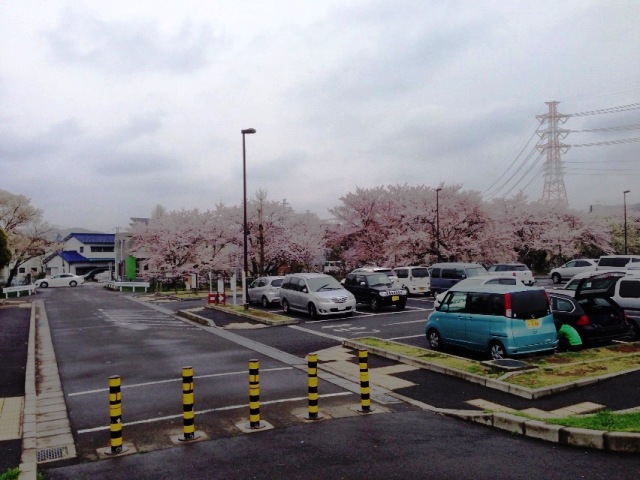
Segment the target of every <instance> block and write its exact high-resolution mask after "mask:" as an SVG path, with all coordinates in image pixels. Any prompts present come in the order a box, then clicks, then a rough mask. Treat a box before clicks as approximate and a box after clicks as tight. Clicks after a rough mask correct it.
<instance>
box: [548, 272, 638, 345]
mask: <svg viewBox="0 0 640 480" xmlns="http://www.w3.org/2000/svg"><path fill="white" fill-rule="evenodd" d="M619 278H620V277H618V276H617V275H611V274H609V273H604V274H600V275H596V276H593V277H589V278H583V279H581V280H580V283H579V285H578V288H577V289H576V291H575V294H574V296H569V295H562V294H559V293H555V292H552V293H550V294H549V297H550V298H551V311H552V312H553V318H554V320H555V322H556V326H557V327H559V326H561V325H562V324H565V323H566V324H568V325H570V326H571V327H573V328H574V329H575V330H576V331H577V333H578V334H579V335H580V339H581V340H582V344H583V345H597V344H600V343H607V342H610V341H612V340H620V339H625V338H628V337H629V336H630V334H631V327H630V325H629V323H628V321H627V315H626V313H625V312H624V310H623V309H622V308H621V307H620V305H618V304H617V303H616V302H615V300H612V299H611V295H610V288H611V287H612V286H613V285H615V284H616V283H617V282H618V280H619Z"/></svg>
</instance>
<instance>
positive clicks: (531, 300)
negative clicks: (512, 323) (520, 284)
mask: <svg viewBox="0 0 640 480" xmlns="http://www.w3.org/2000/svg"><path fill="white" fill-rule="evenodd" d="M509 296H510V297H511V316H512V318H520V319H527V318H540V317H544V316H545V315H548V314H549V300H548V299H547V295H546V294H545V292H544V290H532V291H530V292H512V293H510V294H509Z"/></svg>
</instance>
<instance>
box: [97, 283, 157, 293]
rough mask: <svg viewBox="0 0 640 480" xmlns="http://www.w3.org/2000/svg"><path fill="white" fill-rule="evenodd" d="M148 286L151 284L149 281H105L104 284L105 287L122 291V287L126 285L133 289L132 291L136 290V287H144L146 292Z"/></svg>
mask: <svg viewBox="0 0 640 480" xmlns="http://www.w3.org/2000/svg"><path fill="white" fill-rule="evenodd" d="M150 286H151V284H150V283H149V282H107V284H106V287H107V288H109V289H111V290H120V291H122V289H123V288H125V287H126V288H131V289H133V291H134V292H135V291H136V288H144V291H145V292H146V291H147V289H149V287H150Z"/></svg>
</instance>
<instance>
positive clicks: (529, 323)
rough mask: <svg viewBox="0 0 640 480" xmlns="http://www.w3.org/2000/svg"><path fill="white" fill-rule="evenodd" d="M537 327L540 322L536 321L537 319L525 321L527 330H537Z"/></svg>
mask: <svg viewBox="0 0 640 480" xmlns="http://www.w3.org/2000/svg"><path fill="white" fill-rule="evenodd" d="M539 326H540V320H538V319H537V318H533V319H531V320H527V328H538V327H539Z"/></svg>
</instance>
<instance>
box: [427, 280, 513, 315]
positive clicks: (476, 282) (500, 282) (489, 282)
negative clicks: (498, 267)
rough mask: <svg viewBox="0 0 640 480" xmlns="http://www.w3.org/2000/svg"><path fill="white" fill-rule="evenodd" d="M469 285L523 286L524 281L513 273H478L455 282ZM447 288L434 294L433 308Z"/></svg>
mask: <svg viewBox="0 0 640 480" xmlns="http://www.w3.org/2000/svg"><path fill="white" fill-rule="evenodd" d="M471 285H519V286H522V287H524V283H522V282H521V281H520V280H518V279H517V278H516V277H514V276H513V275H506V276H502V275H479V276H477V277H471V278H465V279H464V280H460V281H459V282H458V283H456V286H459V287H469V286H471ZM447 292H448V290H445V291H444V292H442V293H439V294H438V295H436V297H435V299H434V301H433V308H438V307H439V306H440V304H441V303H442V300H444V296H445V295H446V294H447Z"/></svg>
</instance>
